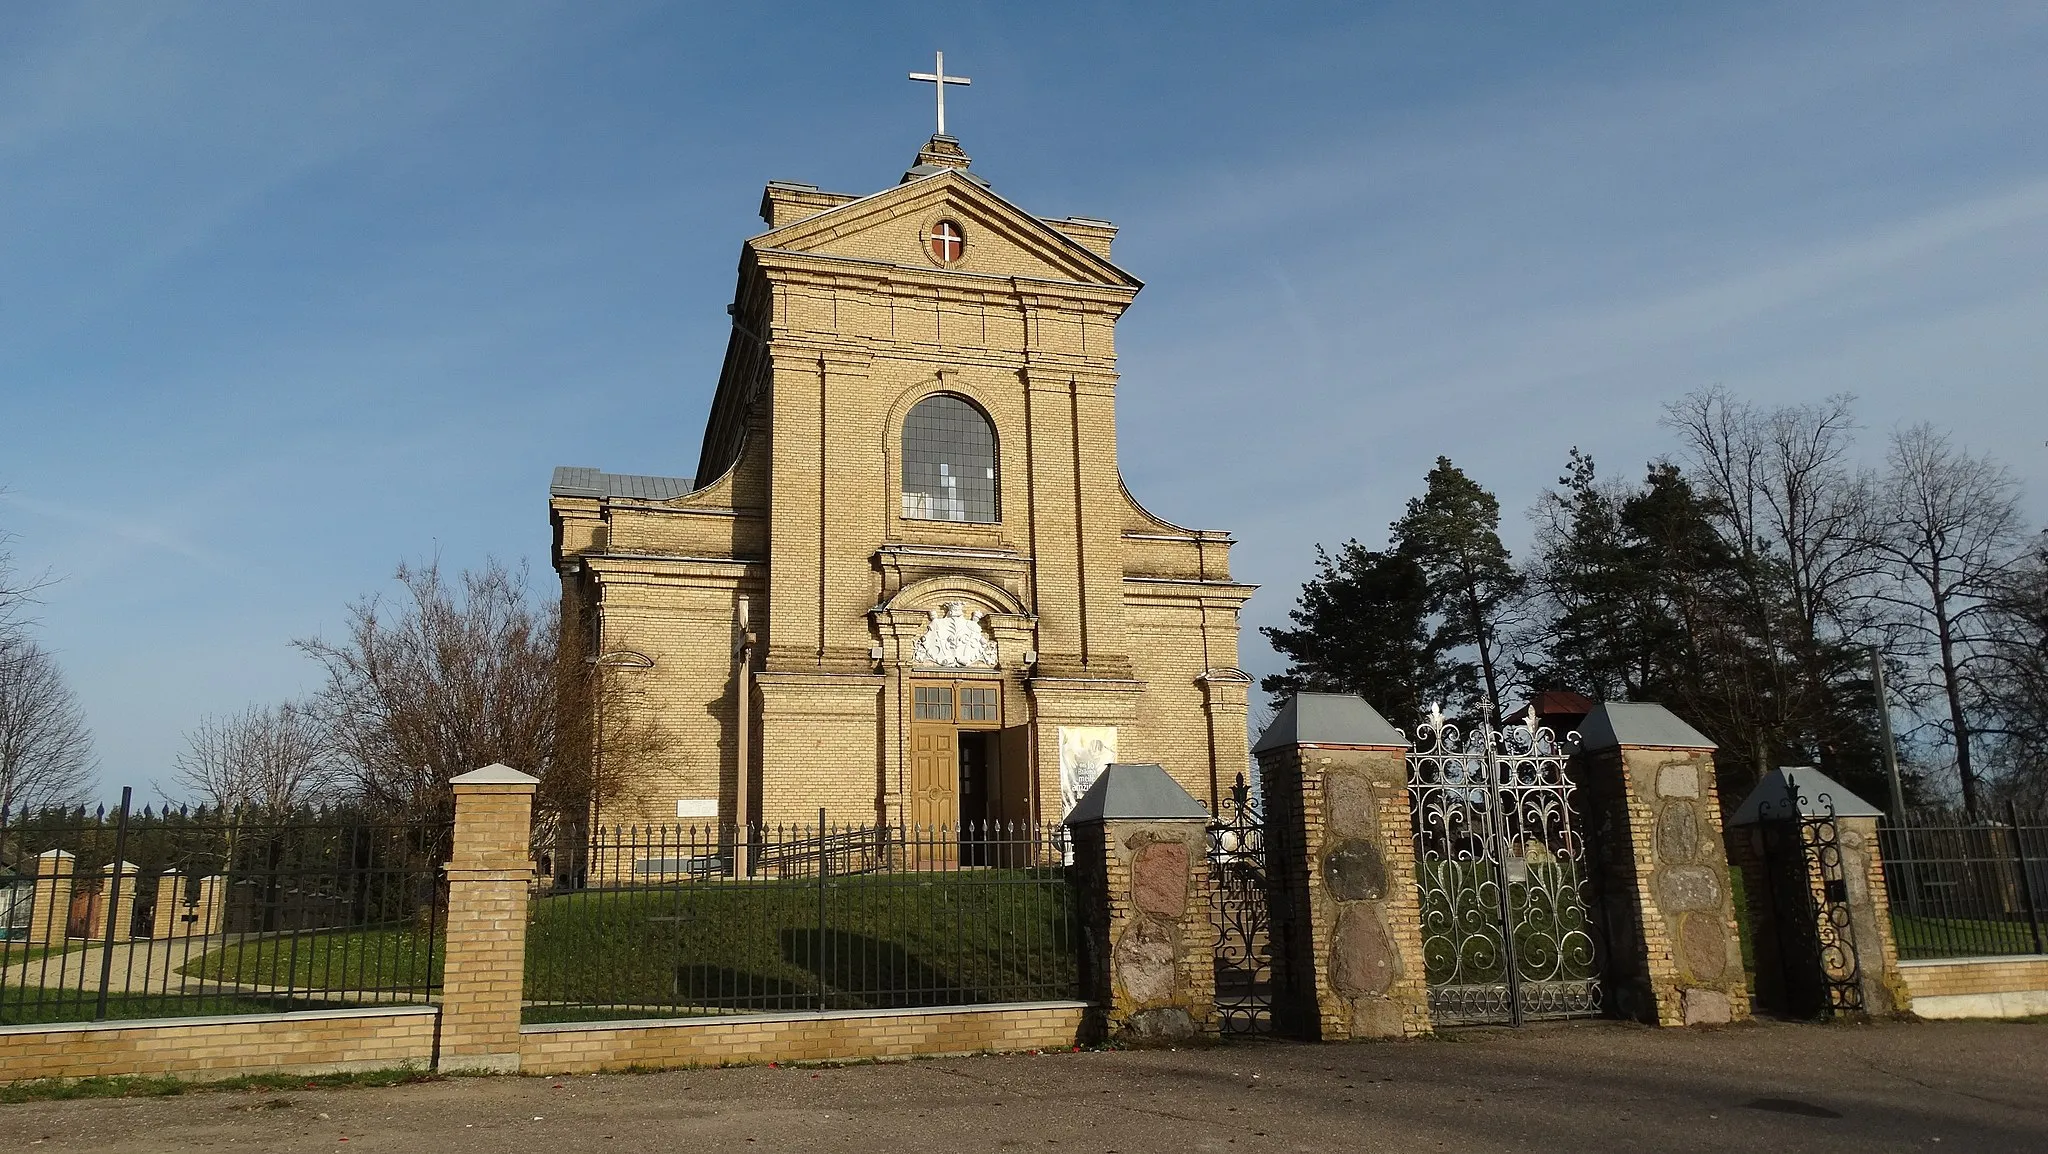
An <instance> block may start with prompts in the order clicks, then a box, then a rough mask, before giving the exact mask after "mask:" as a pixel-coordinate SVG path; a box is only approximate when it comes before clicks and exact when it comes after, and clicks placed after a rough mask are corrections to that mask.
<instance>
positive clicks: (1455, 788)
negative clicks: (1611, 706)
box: [1408, 708, 1601, 1024]
mask: <svg viewBox="0 0 2048 1154" xmlns="http://www.w3.org/2000/svg"><path fill="white" fill-rule="evenodd" d="M1570 760H1571V758H1570V753H1569V752H1568V751H1567V749H1566V748H1565V746H1564V744H1563V743H1562V742H1560V741H1559V740H1558V739H1557V737H1556V735H1555V734H1553V733H1551V731H1550V730H1548V729H1546V728H1543V727H1541V726H1539V725H1538V724H1537V723H1536V716H1535V712H1534V711H1533V710H1532V711H1531V712H1530V715H1529V718H1528V721H1527V723H1526V724H1523V725H1516V726H1509V727H1507V728H1504V729H1496V728H1495V727H1494V726H1493V724H1492V712H1491V709H1490V708H1489V709H1487V710H1486V711H1485V712H1483V713H1482V714H1481V719H1480V724H1479V725H1478V726H1476V727H1474V728H1472V729H1470V730H1469V731H1467V730H1465V729H1462V728H1460V727H1459V726H1457V725H1455V724H1452V723H1448V722H1446V721H1445V720H1444V717H1443V714H1442V713H1441V712H1440V711H1437V710H1432V711H1431V715H1430V719H1429V720H1428V721H1427V722H1425V723H1423V724H1422V725H1420V726H1418V727H1417V730H1416V735H1415V743H1414V746H1413V748H1412V750H1411V752H1410V753H1409V755H1408V794H1409V803H1410V813H1411V815H1412V817H1413V820H1414V834H1415V862H1416V874H1417V876H1416V885H1417V888H1418V889H1419V891H1420V896H1421V907H1422V955H1423V961H1424V966H1425V969H1426V970H1427V973H1428V980H1429V1007H1430V1013H1431V1015H1432V1016H1433V1017H1434V1018H1435V1019H1436V1020H1437V1021H1438V1022H1440V1023H1445V1024H1451V1023H1471V1022H1508V1023H1515V1024H1519V1023H1521V1022H1522V1021H1524V1020H1526V1019H1529V1018H1556V1017H1570V1016H1575V1015H1585V1014H1595V1013H1598V1012H1599V1011H1600V1008H1601V993H1600V970H1599V956H1598V948H1597V945H1596V942H1595V935H1594V932H1593V925H1592V919H1591V916H1590V913H1589V911H1590V907H1591V902H1590V901H1589V899H1588V895H1587V889H1588V884H1589V879H1588V874H1589V872H1590V870H1591V862H1590V861H1588V860H1587V856H1586V852H1585V845H1584V842H1583V840H1582V837H1581V832H1580V829H1581V826H1580V822H1579V820H1578V817H1577V815H1576V814H1574V812H1573V808H1572V806H1573V799H1572V794H1573V792H1574V790H1575V786H1574V784H1573V782H1572V780H1571V776H1570V772H1569V763H1570Z"/></svg>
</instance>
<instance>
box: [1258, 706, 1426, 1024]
mask: <svg viewBox="0 0 2048 1154" xmlns="http://www.w3.org/2000/svg"><path fill="white" fill-rule="evenodd" d="M1252 754H1253V756H1254V757H1256V758H1257V759H1258V762H1259V783H1260V790H1261V792H1262V793H1263V795H1264V802H1265V812H1266V877H1267V882H1268V886H1269V889H1268V894H1269V897H1268V908H1269V913H1270V924H1271V926H1272V931H1271V932H1272V941H1273V986H1274V989H1273V1025H1274V1028H1275V1029H1277V1030H1279V1031H1280V1032H1282V1033H1285V1034H1290V1035H1292V1036H1295V1037H1300V1038H1310V1039H1315V1038H1320V1039H1323V1040H1326V1041H1335V1040H1340V1039H1347V1038H1399V1037H1418V1036H1421V1035H1424V1034H1428V1033H1429V1032H1430V1031H1431V1024H1430V1018H1429V984H1428V975H1427V973H1426V971H1425V969H1424V965H1423V957H1422V925H1421V916H1422V915H1421V904H1420V899H1419V898H1418V896H1417V894H1416V888H1415V840H1414V832H1413V829H1412V827H1411V824H1410V819H1409V812H1408V811H1409V806H1408V756H1407V755H1408V739H1407V738H1405V737H1403V736H1402V735H1401V731H1400V730H1398V729H1395V728H1394V727H1393V726H1391V725H1389V724H1387V721H1386V719H1385V718H1383V717H1381V716H1380V715H1379V713H1378V712H1377V711H1375V710H1374V709H1373V707H1372V706H1370V705H1368V704H1366V702H1365V700H1364V699H1363V698H1359V697H1351V696H1346V695H1343V694H1335V693H1297V694H1295V695H1294V696H1292V697H1290V698H1288V699H1287V701H1286V702H1285V703H1283V704H1282V705H1281V707H1280V712H1279V713H1278V714H1277V715H1276V716H1275V717H1274V718H1273V721H1272V724H1270V725H1268V726H1267V727H1266V731H1265V732H1264V733H1262V734H1260V735H1259V740H1258V742H1257V744H1255V745H1254V746H1253V747H1252Z"/></svg>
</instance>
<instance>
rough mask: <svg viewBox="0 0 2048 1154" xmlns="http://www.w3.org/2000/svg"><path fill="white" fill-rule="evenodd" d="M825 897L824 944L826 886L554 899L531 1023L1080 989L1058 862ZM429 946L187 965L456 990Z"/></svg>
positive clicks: (248, 947)
mask: <svg viewBox="0 0 2048 1154" xmlns="http://www.w3.org/2000/svg"><path fill="white" fill-rule="evenodd" d="M823 897H824V931H825V932H824V934H823V936H822V938H821V936H820V934H819V932H818V930H819V923H818V917H819V898H820V887H819V885H818V883H817V882H816V881H814V880H813V881H776V882H765V881H763V882H731V881H693V882H682V883H676V884H671V885H665V886H655V887H646V888H634V889H618V890H582V891H575V892H571V893H564V894H555V895H548V896H541V897H536V898H535V899H534V900H533V902H532V905H531V908H530V911H529V922H528V928H527V937H526V979H525V981H526V998H527V1000H528V1001H529V1002H532V1003H536V1004H532V1005H529V1006H528V1007H527V1009H526V1012H525V1017H526V1020H527V1021H530V1022H559V1021H592V1020H604V1019H615V1018H620V1017H663V1016H677V1015H694V1014H711V1013H720V1012H727V1013H735V1012H746V1011H772V1010H808V1009H815V1008H817V1007H818V1006H819V1004H820V1002H821V1000H822V1002H823V1004H824V1006H825V1007H826V1008H829V1009H873V1008H894V1007H908V1006H939V1005H967V1004H974V1003H982V1002H995V1001H1030V1000H1038V999H1049V998H1071V997H1075V996H1076V992H1077V990H1078V988H1079V981H1080V975H1079V968H1078V964H1077V957H1076V950H1077V947H1078V942H1077V939H1076V933H1077V931H1076V930H1075V929H1074V928H1073V918H1074V908H1073V898H1072V894H1071V890H1070V888H1069V886H1068V884H1067V882H1066V880H1065V878H1064V876H1063V874H1062V873H1061V872H1060V871H1059V870H1057V869H1052V870H1037V871H1034V870H968V871H959V872H932V873H902V874H867V875H850V876H846V877H835V878H830V879H828V880H827V881H826V883H825V886H824V888H823ZM429 945H430V943H429V942H428V940H427V937H426V935H424V934H422V933H420V932H419V931H417V930H414V929H412V928H409V927H387V928H380V929H372V930H354V931H342V930H336V931H328V932H322V933H306V934H300V935H296V937H295V938H291V937H280V938H264V939H254V940H250V941H247V942H243V943H239V944H237V945H231V946H228V947H225V948H223V949H219V950H215V951H212V952H211V953H208V954H206V955H205V956H203V957H201V958H198V959H196V960H194V961H193V962H191V963H190V964H188V965H186V966H185V967H184V968H183V969H182V970H181V971H180V972H181V973H183V974H185V975H187V976H190V977H200V978H206V979H209V980H218V981H231V982H239V983H244V984H249V985H266V986H282V985H285V984H287V981H288V980H289V982H290V984H292V985H293V986H294V987H296V988H299V989H307V990H360V989H399V990H410V989H420V988H422V987H427V988H434V989H438V988H439V986H440V979H441V974H440V958H441V955H442V952H443V949H442V947H443V943H442V941H441V940H440V939H439V938H438V937H437V939H436V940H435V941H433V942H432V943H431V945H432V947H433V948H432V949H431V950H430V949H429V948H428V947H429ZM430 956H431V958H432V959H433V962H432V968H431V970H430V969H429V957H430ZM89 1002H90V999H88V1003H89ZM89 1009H90V1007H89V1005H88V1015H87V1016H90V1013H89ZM208 1012H220V1013H230V1012H238V1011H229V1010H222V1011H208ZM137 1016H141V1015H137Z"/></svg>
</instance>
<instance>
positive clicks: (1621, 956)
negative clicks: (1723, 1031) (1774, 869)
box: [1573, 701, 1749, 1026]
mask: <svg viewBox="0 0 2048 1154" xmlns="http://www.w3.org/2000/svg"><path fill="white" fill-rule="evenodd" d="M1579 737H1580V740H1579V747H1578V756H1577V757H1576V758H1574V766H1573V769H1574V776H1575V777H1576V778H1577V781H1578V787H1579V790H1580V791H1581V793H1582V794H1583V796H1584V797H1585V800H1586V805H1585V808H1586V814H1587V817H1588V819H1589V824H1590V825H1591V827H1592V830H1593V834H1594V842H1595V845H1594V849H1595V853H1596V857H1595V860H1596V861H1597V862H1598V863H1599V869H1600V871H1601V872H1600V879H1599V885H1598V886H1597V887H1596V889H1597V892H1598V893H1599V894H1600V896H1601V899H1602V908H1601V913H1602V915H1603V917H1602V919H1601V920H1602V922H1603V923H1604V928H1605V930H1606V937H1607V945H1608V966H1607V988H1608V991H1609V1002H1610V1005H1611V1006H1612V1008H1613V1009H1614V1010H1615V1011H1616V1012H1617V1013H1620V1014H1622V1015H1623V1016H1626V1017H1631V1018H1635V1019H1637V1020H1639V1021H1643V1022H1648V1023H1650V1024H1653V1025H1658V1026H1691V1025H1715V1024H1721V1023H1726V1022H1731V1021H1741V1020H1743V1019H1746V1018H1748V1017H1749V990H1748V987H1747V984H1746V983H1745V981H1744V977H1743V972H1742V939H1741V935H1740V931H1739V929H1738V928H1737V924H1736V921H1735V902H1734V895H1733V893H1732V888H1731V886H1730V885H1729V874H1728V857H1727V853H1726V851H1725V849H1724V848H1723V845H1722V839H1721V806H1720V802H1719V800H1718V793H1717V790H1716V786H1715V782H1714V748H1715V746H1714V743H1713V741H1711V740H1710V739H1708V738H1707V737H1706V736H1704V735H1703V734H1701V733H1700V732H1699V731H1698V730H1696V729H1694V728H1693V727H1692V726H1690V725H1687V724H1686V723H1685V722H1683V721H1680V720H1679V719H1678V718H1677V717H1676V716H1674V715H1673V714H1672V712H1671V711H1670V710H1668V709H1666V708H1664V707H1663V706H1661V705H1653V704H1648V703H1638V702H1622V701H1608V702H1602V703H1601V704H1600V705H1598V706H1596V707H1594V709H1593V712H1592V713H1591V714H1589V715H1587V717H1586V720H1585V722H1584V723H1583V724H1582V725H1581V726H1580V727H1579Z"/></svg>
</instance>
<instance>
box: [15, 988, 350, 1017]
mask: <svg viewBox="0 0 2048 1154" xmlns="http://www.w3.org/2000/svg"><path fill="white" fill-rule="evenodd" d="M331 1004H332V1003H327V1002H318V1001H309V1000H307V999H305V998H251V997H243V996H239V995H234V994H206V995H203V996H189V995H188V996H177V995H160V994H109V995H108V996H107V1019H108V1020H109V1021H114V1020H120V1021H129V1020H134V1019H140V1018H196V1017H210V1016H212V1015H215V1014H281V1013H285V1012H287V1011H291V1010H321V1009H326V1008H328V1006H330V1005H331ZM98 1008H99V991H98V989H97V987H95V988H94V989H89V990H75V989H72V990H44V989H36V988H20V987H17V988H14V989H10V990H7V991H6V992H5V995H4V997H0V1026H35V1025H47V1024H50V1023H54V1022H90V1021H92V1020H93V1017H94V1014H95V1012H96V1011H97V1010H98Z"/></svg>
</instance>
